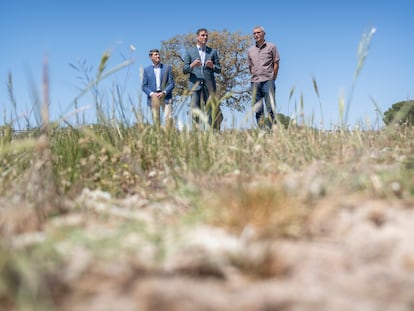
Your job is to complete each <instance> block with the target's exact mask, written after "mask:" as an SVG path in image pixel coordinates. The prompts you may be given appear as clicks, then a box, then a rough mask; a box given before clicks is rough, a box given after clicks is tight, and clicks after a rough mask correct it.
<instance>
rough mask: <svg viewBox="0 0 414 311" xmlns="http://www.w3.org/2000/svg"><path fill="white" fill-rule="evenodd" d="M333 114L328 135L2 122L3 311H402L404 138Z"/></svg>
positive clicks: (407, 216)
mask: <svg viewBox="0 0 414 311" xmlns="http://www.w3.org/2000/svg"><path fill="white" fill-rule="evenodd" d="M361 65H362V64H361ZM44 83H46V85H44V89H46V90H47V83H48V81H47V80H46V81H44ZM314 83H315V91H316V92H317V87H316V81H314ZM41 97H42V98H43V101H44V102H46V103H47V102H48V101H47V92H45V93H44V94H42V96H41ZM303 104H306V103H303ZM344 108H345V109H344V118H343V120H344V123H343V124H338V125H337V126H334V127H333V128H332V129H330V130H325V129H317V128H316V127H315V126H314V125H313V124H306V122H301V121H300V120H295V119H292V120H291V122H290V123H289V124H282V123H281V122H279V123H277V124H275V125H273V127H272V128H271V129H268V130H263V129H259V128H251V129H231V128H230V129H222V130H221V131H218V130H210V129H209V128H208V127H207V126H206V128H200V129H197V128H194V127H193V128H192V127H190V126H189V125H186V124H184V126H183V127H182V128H180V129H178V127H177V126H174V127H171V128H168V127H164V126H161V127H160V126H156V125H152V124H151V123H150V122H147V120H146V117H145V116H143V115H142V114H141V112H139V111H137V112H136V115H135V120H136V121H135V122H133V123H132V124H130V123H127V122H123V120H122V118H120V119H111V118H109V117H107V116H106V115H105V114H102V115H100V117H99V118H98V122H97V123H95V124H82V123H80V124H76V126H75V125H73V124H70V123H65V122H63V123H58V122H50V120H49V119H48V111H47V105H45V104H44V103H43V105H42V107H41V111H40V112H39V114H40V115H41V116H42V122H41V124H40V125H39V126H37V127H34V128H32V129H28V130H25V131H22V132H16V131H14V130H13V128H12V127H11V126H10V125H8V124H4V125H3V126H2V127H1V129H0V130H1V131H0V139H1V141H0V161H1V166H0V232H1V240H0V309H1V310H8V311H14V310H19V311H20V310H41V311H44V310H59V311H61V310H123V311H125V310H143V311H147V310H151V311H163V310H177V311H178V310H179V311H186V310H197V311H203V310H206V311H207V310H229V311H230V310H246V311H253V310H318V311H320V310H335V311H338V310H339V311H340V310H364V311H365V310H411V308H412V306H413V303H414V300H413V295H412V289H413V288H414V273H413V272H414V243H412V237H413V236H414V226H413V223H414V131H413V128H412V127H409V126H401V125H397V124H392V125H390V126H384V127H381V128H375V129H372V128H370V127H369V126H365V125H363V124H361V125H360V126H355V127H354V128H350V127H349V126H347V124H346V118H347V116H346V114H347V113H346V108H347V107H344ZM301 117H304V118H303V119H305V120H306V119H307V118H306V116H301Z"/></svg>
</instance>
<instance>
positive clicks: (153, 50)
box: [149, 49, 160, 56]
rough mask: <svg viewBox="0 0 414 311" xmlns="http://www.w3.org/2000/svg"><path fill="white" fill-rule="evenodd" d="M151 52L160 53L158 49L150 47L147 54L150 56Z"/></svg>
mask: <svg viewBox="0 0 414 311" xmlns="http://www.w3.org/2000/svg"><path fill="white" fill-rule="evenodd" d="M153 53H158V54H160V51H159V50H158V49H151V50H150V51H149V56H152V54H153Z"/></svg>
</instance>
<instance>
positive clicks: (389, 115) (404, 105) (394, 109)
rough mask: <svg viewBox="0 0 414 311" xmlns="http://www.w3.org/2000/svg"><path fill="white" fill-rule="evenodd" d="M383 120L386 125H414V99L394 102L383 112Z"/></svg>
mask: <svg viewBox="0 0 414 311" xmlns="http://www.w3.org/2000/svg"><path fill="white" fill-rule="evenodd" d="M383 121H384V123H385V124H386V125H391V124H401V125H403V124H405V125H414V100H405V101H401V102H398V103H395V104H394V105H392V106H391V108H389V109H388V110H387V111H386V112H385V113H384V118H383Z"/></svg>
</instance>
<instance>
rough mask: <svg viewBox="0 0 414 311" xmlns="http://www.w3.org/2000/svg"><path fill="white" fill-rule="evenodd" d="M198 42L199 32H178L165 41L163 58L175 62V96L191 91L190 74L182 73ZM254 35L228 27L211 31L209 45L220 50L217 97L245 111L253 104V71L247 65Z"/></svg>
mask: <svg viewBox="0 0 414 311" xmlns="http://www.w3.org/2000/svg"><path fill="white" fill-rule="evenodd" d="M195 44H196V34H195V33H189V34H185V35H176V36H174V37H173V38H171V39H169V40H166V41H162V42H161V51H160V52H161V57H162V59H163V62H164V63H168V64H171V65H172V70H173V74H174V79H175V83H176V87H175V89H174V96H176V97H181V96H183V95H186V94H188V90H187V81H188V75H184V74H183V72H182V68H183V64H184V55H185V51H186V49H188V48H190V47H192V46H194V45H195ZM250 44H251V37H250V36H247V35H242V34H240V33H239V32H235V33H231V32H229V31H227V30H223V31H221V32H220V31H209V38H208V43H207V45H208V46H210V47H212V48H215V49H217V50H218V54H219V58H220V65H221V74H217V75H216V82H217V96H218V98H220V99H221V104H222V105H224V106H226V107H229V108H230V109H234V110H237V111H244V110H245V108H246V106H247V105H248V104H250V102H251V98H250V80H249V78H250V74H249V68H248V65H247V49H248V47H249V46H250Z"/></svg>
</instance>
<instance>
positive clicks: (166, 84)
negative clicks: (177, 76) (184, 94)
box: [142, 64, 175, 106]
mask: <svg viewBox="0 0 414 311" xmlns="http://www.w3.org/2000/svg"><path fill="white" fill-rule="evenodd" d="M160 67H161V91H163V92H164V91H165V100H169V99H171V98H172V90H173V89H174V87H175V83H174V77H173V74H172V70H171V66H169V65H164V64H160ZM142 91H143V92H144V93H145V94H147V103H148V105H150V106H151V96H150V94H151V92H155V91H157V80H156V78H155V73H154V66H153V65H149V66H147V67H145V68H144V77H143V78H142Z"/></svg>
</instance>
